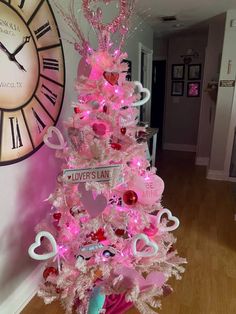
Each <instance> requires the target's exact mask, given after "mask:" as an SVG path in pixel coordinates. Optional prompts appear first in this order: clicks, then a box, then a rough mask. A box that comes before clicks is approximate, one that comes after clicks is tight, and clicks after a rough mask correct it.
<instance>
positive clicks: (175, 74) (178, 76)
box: [171, 63, 185, 81]
mask: <svg viewBox="0 0 236 314" xmlns="http://www.w3.org/2000/svg"><path fill="white" fill-rule="evenodd" d="M184 74H185V65H184V64H182V63H181V64H172V71H171V78H172V80H180V81H181V80H184Z"/></svg>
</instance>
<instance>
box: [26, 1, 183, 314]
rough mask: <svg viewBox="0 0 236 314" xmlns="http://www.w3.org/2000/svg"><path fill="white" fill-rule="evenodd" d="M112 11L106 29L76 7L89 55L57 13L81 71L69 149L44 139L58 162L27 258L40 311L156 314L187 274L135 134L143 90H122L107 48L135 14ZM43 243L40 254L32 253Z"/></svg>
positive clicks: (172, 222) (172, 221)
mask: <svg viewBox="0 0 236 314" xmlns="http://www.w3.org/2000/svg"><path fill="white" fill-rule="evenodd" d="M104 2H106V3H107V2H110V1H109V0H107V1H105V0H104ZM117 2H118V3H119V5H120V14H119V16H118V17H117V18H115V19H114V21H113V22H111V23H110V24H106V25H104V24H102V22H101V19H102V12H101V9H98V10H97V12H96V14H93V13H92V12H91V11H90V9H89V1H85V0H84V1H83V9H84V12H85V16H86V17H87V19H88V20H89V22H90V23H91V24H92V25H93V27H94V28H95V29H96V30H97V33H98V41H99V45H98V48H97V49H96V51H95V50H93V49H92V48H91V47H90V45H89V43H88V42H87V41H86V40H85V38H84V35H83V34H82V32H81V30H80V27H79V25H78V22H77V20H76V18H75V15H74V12H73V9H72V8H73V6H72V7H71V8H70V12H69V13H68V14H67V13H65V12H62V11H61V12H62V13H63V16H64V18H65V20H66V22H67V24H68V25H69V26H70V27H71V28H72V29H73V31H74V32H75V33H76V34H77V35H78V42H77V43H76V45H75V46H76V49H77V50H78V51H79V52H80V53H81V54H82V57H83V58H82V61H81V62H82V63H81V64H82V65H83V67H86V71H85V68H84V74H85V75H83V76H80V77H79V78H78V80H77V83H76V89H77V92H78V99H77V102H76V103H75V104H74V105H73V106H74V113H73V115H72V116H71V118H70V119H69V120H68V121H67V122H65V129H66V131H67V138H68V141H67V142H65V140H64V137H63V135H62V134H61V132H60V131H59V130H58V129H57V128H55V127H52V128H49V130H48V132H47V134H46V136H45V143H46V144H47V145H48V146H49V147H51V148H54V149H57V152H56V156H57V157H59V158H62V159H63V161H64V162H63V164H62V171H61V173H60V174H59V175H58V177H57V186H56V189H55V191H54V192H53V193H52V194H51V195H50V196H49V202H50V203H51V212H50V215H49V217H50V218H49V219H48V218H47V219H45V220H44V221H43V222H42V223H40V224H39V225H38V226H37V227H36V230H37V232H38V234H37V236H36V242H35V243H34V244H33V245H31V247H30V248H29V254H30V255H31V257H33V258H35V259H38V260H48V261H47V265H46V266H45V270H44V272H43V277H44V282H43V283H42V284H41V286H40V290H39V292H38V294H39V296H41V297H43V298H44V301H45V303H46V304H48V303H50V302H52V301H53V300H57V299H58V300H60V301H61V303H62V305H63V306H64V308H65V312H66V313H72V312H73V311H75V312H76V313H89V314H95V313H116V314H118V313H119V314H121V313H123V311H125V310H126V309H127V308H128V307H129V306H131V305H133V306H135V307H136V308H137V309H138V310H139V312H140V313H143V314H149V313H156V312H154V311H153V309H151V308H158V307H160V301H159V298H157V297H161V296H162V295H163V294H164V295H166V294H168V293H169V292H170V291H171V287H170V286H169V285H168V280H169V279H170V277H172V276H175V277H176V278H177V279H180V278H181V276H180V275H181V273H182V272H183V271H184V268H183V266H182V264H183V263H185V259H182V258H180V257H178V255H177V251H176V250H175V249H174V246H173V244H174V243H175V242H176V239H175V238H174V236H173V235H172V234H171V233H170V231H173V230H175V229H176V228H177V227H178V226H179V221H178V219H177V218H176V217H174V216H173V215H172V213H171V212H170V211H169V210H167V209H165V208H163V205H162V204H161V197H162V193H163V190H164V182H163V181H162V179H161V178H160V177H159V176H157V175H156V168H155V167H154V165H152V166H151V165H150V163H149V161H148V160H147V158H146V156H147V143H146V141H145V135H146V129H145V128H143V127H139V126H137V117H138V113H139V112H138V109H137V108H138V107H137V106H138V105H140V104H141V103H144V102H145V101H146V99H148V97H149V94H148V92H147V91H146V92H147V95H146V97H145V98H144V100H142V101H140V91H141V89H142V88H141V85H140V83H138V82H129V81H127V80H126V75H127V70H128V66H127V63H125V62H123V61H124V59H127V55H126V54H125V53H122V52H121V45H119V47H118V48H116V49H115V48H114V47H113V45H112V42H111V40H110V35H111V34H112V33H115V32H116V31H120V34H121V37H122V38H121V41H120V43H121V44H123V42H124V38H125V35H126V33H127V29H128V24H127V21H128V17H129V16H130V14H131V12H132V9H133V1H123V0H120V1H117ZM81 64H80V66H81ZM137 88H138V91H137ZM140 88H141V89H140ZM144 91H145V90H144ZM52 136H57V137H58V140H59V144H58V143H57V144H56V143H52ZM41 242H43V245H44V246H45V247H46V248H47V253H44V254H38V253H37V252H36V248H37V247H38V246H40V245H41ZM104 302H105V304H104Z"/></svg>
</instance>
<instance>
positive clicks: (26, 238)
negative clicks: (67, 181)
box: [0, 146, 61, 303]
mask: <svg viewBox="0 0 236 314" xmlns="http://www.w3.org/2000/svg"><path fill="white" fill-rule="evenodd" d="M23 162H26V163H27V164H26V169H27V170H26V171H25V175H24V179H23V180H22V182H19V188H18V193H17V194H18V196H17V202H18V203H17V204H16V206H15V208H16V209H15V217H14V219H12V222H11V223H10V224H8V225H7V226H6V227H5V230H2V234H0V238H1V243H3V244H4V246H5V248H6V251H5V254H4V255H5V256H4V257H6V261H5V264H4V268H5V270H4V272H3V273H2V274H1V277H2V278H1V296H0V303H1V302H2V301H3V300H4V299H6V298H7V297H8V296H9V295H10V294H11V293H12V292H13V290H14V289H15V288H16V287H18V286H19V285H20V284H21V283H22V280H24V279H26V277H27V275H29V274H30V273H31V271H32V270H33V269H34V268H35V267H36V266H37V265H38V263H39V262H37V261H34V260H32V259H31V258H30V257H29V256H28V252H27V251H28V247H29V246H30V244H31V243H33V242H34V238H35V231H34V228H35V226H36V224H37V223H38V222H39V221H41V220H42V219H43V218H44V217H45V216H46V215H47V214H48V213H49V211H50V207H51V205H50V204H49V203H48V202H44V200H45V199H47V198H48V196H49V194H50V193H52V192H53V191H54V188H55V183H56V176H57V174H58V173H59V171H60V164H61V160H60V159H56V158H55V151H54V150H51V149H50V148H48V147H46V146H43V147H42V148H41V149H40V150H39V151H38V152H36V153H35V154H34V155H33V156H31V157H30V158H29V159H27V160H26V161H23ZM9 167H10V166H9ZM19 167H20V163H19ZM9 197H11V196H10V195H9Z"/></svg>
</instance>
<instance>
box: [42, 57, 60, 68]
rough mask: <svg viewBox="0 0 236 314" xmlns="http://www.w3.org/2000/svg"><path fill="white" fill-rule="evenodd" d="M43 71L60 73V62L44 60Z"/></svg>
mask: <svg viewBox="0 0 236 314" xmlns="http://www.w3.org/2000/svg"><path fill="white" fill-rule="evenodd" d="M43 69H44V70H45V69H49V70H54V71H59V61H58V60H57V59H50V58H43Z"/></svg>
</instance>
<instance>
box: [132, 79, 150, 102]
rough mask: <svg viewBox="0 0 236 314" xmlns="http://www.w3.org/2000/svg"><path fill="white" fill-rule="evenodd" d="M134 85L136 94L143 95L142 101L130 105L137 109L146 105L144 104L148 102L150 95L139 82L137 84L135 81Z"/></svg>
mask: <svg viewBox="0 0 236 314" xmlns="http://www.w3.org/2000/svg"><path fill="white" fill-rule="evenodd" d="M134 85H135V86H137V87H138V92H139V93H144V94H145V96H144V98H143V99H140V100H139V101H137V102H135V103H134V104H133V105H132V106H133V107H139V106H142V105H144V104H146V102H148V101H149V99H150V97H151V93H150V91H149V90H148V89H147V88H144V87H143V85H142V84H141V83H140V82H138V81H135V82H134Z"/></svg>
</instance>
